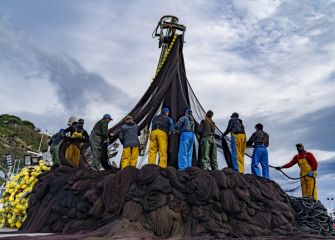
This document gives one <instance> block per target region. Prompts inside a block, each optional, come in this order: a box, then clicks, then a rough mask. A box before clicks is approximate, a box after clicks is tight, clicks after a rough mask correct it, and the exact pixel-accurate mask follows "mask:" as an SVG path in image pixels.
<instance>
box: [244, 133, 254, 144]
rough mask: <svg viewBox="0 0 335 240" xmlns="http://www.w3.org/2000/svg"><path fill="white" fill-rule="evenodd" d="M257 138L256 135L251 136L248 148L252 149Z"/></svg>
mask: <svg viewBox="0 0 335 240" xmlns="http://www.w3.org/2000/svg"><path fill="white" fill-rule="evenodd" d="M255 138H256V133H253V134H252V135H251V137H250V138H249V140H248V141H247V144H246V145H247V146H248V147H252V144H253V143H254V142H255Z"/></svg>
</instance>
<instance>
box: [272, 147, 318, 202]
mask: <svg viewBox="0 0 335 240" xmlns="http://www.w3.org/2000/svg"><path fill="white" fill-rule="evenodd" d="M296 147H297V151H298V154H297V155H295V156H294V157H293V159H292V160H291V161H290V162H289V163H287V164H285V165H283V166H281V167H275V169H277V170H280V169H282V168H290V167H292V166H293V165H295V164H297V163H298V165H299V167H300V177H301V178H300V184H301V192H302V197H313V199H314V200H315V201H317V200H318V190H317V185H316V175H317V174H316V171H317V168H318V162H317V161H316V159H315V157H314V156H313V154H312V153H311V152H307V151H306V150H305V148H304V145H303V144H302V143H298V144H297V145H296Z"/></svg>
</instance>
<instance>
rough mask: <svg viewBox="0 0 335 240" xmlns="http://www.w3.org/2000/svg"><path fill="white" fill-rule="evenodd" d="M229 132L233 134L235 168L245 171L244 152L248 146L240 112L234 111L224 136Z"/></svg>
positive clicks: (232, 147) (232, 150)
mask: <svg viewBox="0 0 335 240" xmlns="http://www.w3.org/2000/svg"><path fill="white" fill-rule="evenodd" d="M228 133H230V136H231V152H232V154H231V155H232V162H233V166H234V170H235V171H236V172H237V171H238V172H240V173H244V154H245V148H246V135H245V131H244V126H243V122H242V120H241V119H239V115H238V113H236V112H234V113H233V114H232V115H231V119H230V120H229V122H228V126H227V129H226V131H225V132H224V133H223V134H222V138H224V137H225V136H226V135H227V134H228Z"/></svg>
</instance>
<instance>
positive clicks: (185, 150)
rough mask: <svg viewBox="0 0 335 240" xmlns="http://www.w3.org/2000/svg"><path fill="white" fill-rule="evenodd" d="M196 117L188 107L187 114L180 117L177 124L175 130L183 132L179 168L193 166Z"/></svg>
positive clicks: (180, 142)
mask: <svg viewBox="0 0 335 240" xmlns="http://www.w3.org/2000/svg"><path fill="white" fill-rule="evenodd" d="M194 127H195V123H194V118H193V116H192V110H191V109H187V110H186V111H185V116H182V117H181V118H179V120H178V122H177V123H176V125H175V130H177V131H178V132H180V133H181V135H180V141H179V151H178V168H179V170H184V169H186V168H188V167H192V153H193V144H194Z"/></svg>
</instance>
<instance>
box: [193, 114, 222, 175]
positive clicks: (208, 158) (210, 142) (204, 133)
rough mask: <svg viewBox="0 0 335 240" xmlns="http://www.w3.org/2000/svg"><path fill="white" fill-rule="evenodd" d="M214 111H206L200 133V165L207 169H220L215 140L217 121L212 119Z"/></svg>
mask: <svg viewBox="0 0 335 240" xmlns="http://www.w3.org/2000/svg"><path fill="white" fill-rule="evenodd" d="M212 117H213V111H211V110H209V111H208V112H207V113H206V116H205V119H203V120H202V121H201V123H200V126H199V129H198V131H197V132H198V134H199V135H200V139H201V140H200V156H201V157H200V167H201V168H202V169H205V170H209V165H210V166H211V168H210V169H211V170H217V169H218V162H217V152H216V142H215V136H214V134H215V123H214V122H213V120H212Z"/></svg>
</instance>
